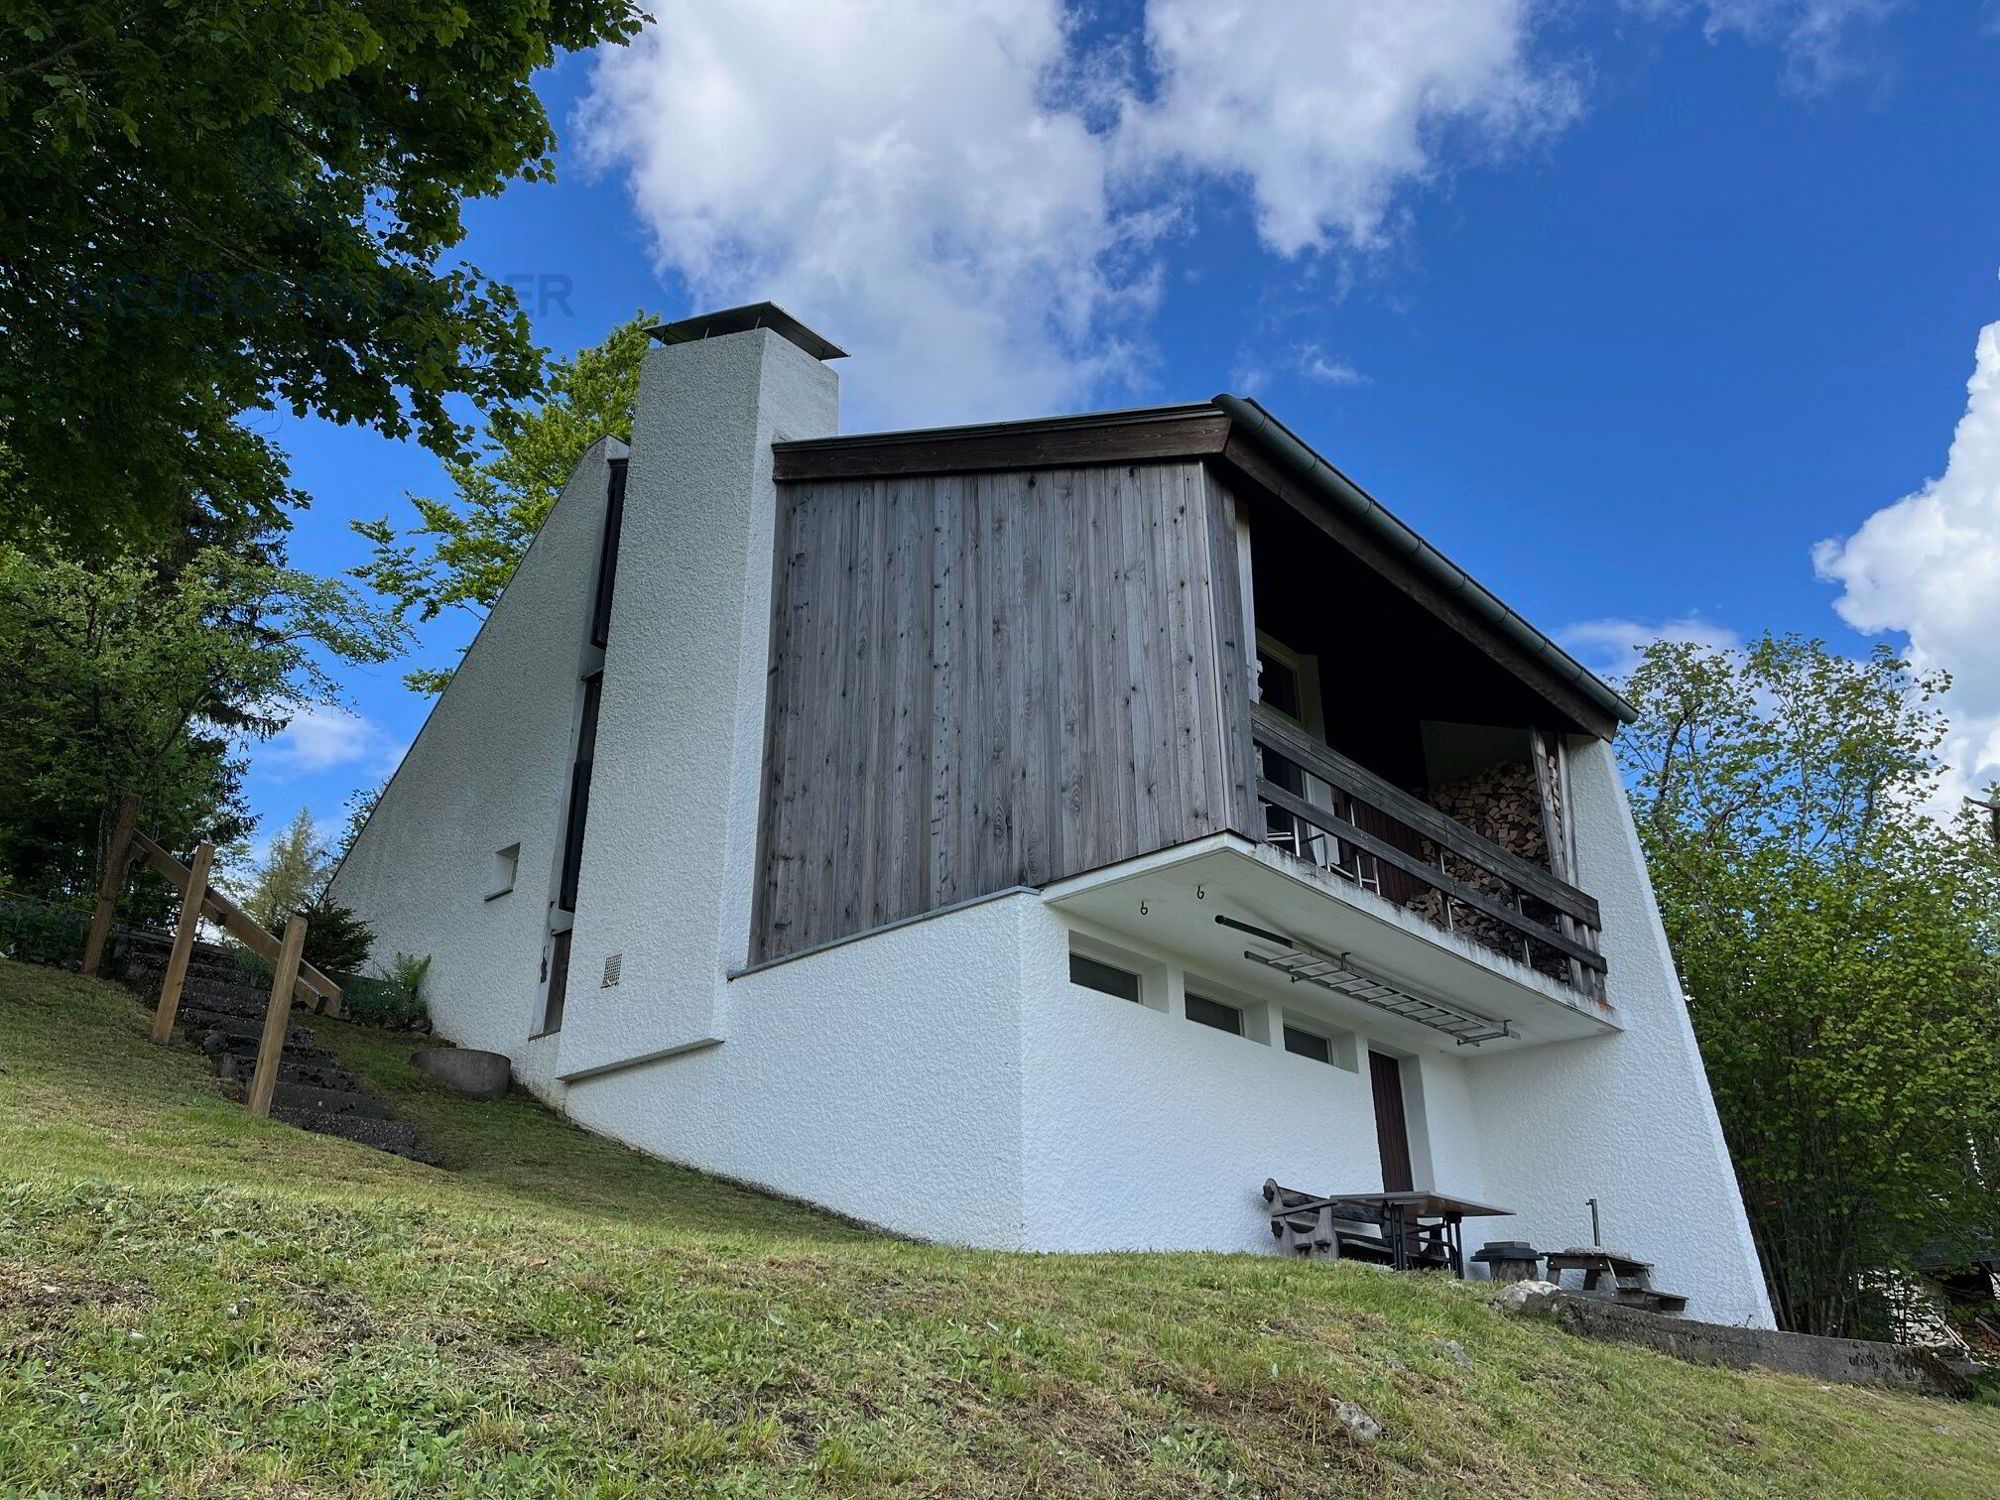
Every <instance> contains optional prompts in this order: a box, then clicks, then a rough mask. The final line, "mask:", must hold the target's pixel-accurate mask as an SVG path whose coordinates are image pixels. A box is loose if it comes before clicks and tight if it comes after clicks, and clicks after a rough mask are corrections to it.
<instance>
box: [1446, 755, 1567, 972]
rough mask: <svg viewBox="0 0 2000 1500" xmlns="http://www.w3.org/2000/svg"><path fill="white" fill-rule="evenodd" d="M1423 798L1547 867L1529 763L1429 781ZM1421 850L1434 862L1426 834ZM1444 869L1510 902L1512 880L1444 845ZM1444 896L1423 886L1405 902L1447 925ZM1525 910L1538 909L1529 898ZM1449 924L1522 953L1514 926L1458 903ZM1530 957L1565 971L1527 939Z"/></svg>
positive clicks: (1502, 949)
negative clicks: (1433, 783)
mask: <svg viewBox="0 0 2000 1500" xmlns="http://www.w3.org/2000/svg"><path fill="white" fill-rule="evenodd" d="M1424 800H1425V801H1426V802H1428V803H1430V804H1431V806H1433V807H1435V808H1436V809H1437V810H1438V811H1439V812H1441V813H1444V814H1445V815H1446V816H1448V817H1450V818H1451V819H1452V820H1453V821H1454V822H1457V823H1460V824H1462V825H1463V826H1464V827H1466V828H1468V829H1470V830H1471V831H1472V832H1474V833H1476V834H1478V835H1480V837H1482V838H1485V839H1489V840H1491V841H1492V842H1493V843H1496V844H1498V845H1499V846H1500V847H1501V848H1503V849H1505V850H1506V851H1507V852H1508V853H1510V854H1517V855H1519V856H1520V857H1521V858H1522V859H1525V860H1528V861H1529V862H1530V863H1532V864H1536V865H1540V866H1541V867H1542V868H1543V869H1547V868H1548V865H1549V841H1548V832H1547V830H1546V829H1545V828H1544V827H1543V824H1542V800H1541V793H1540V792H1539V790H1538V789H1537V788H1536V785H1535V773H1534V770H1533V768H1532V767H1529V766H1524V765H1517V764H1513V763H1510V762H1502V763H1500V764H1498V765H1492V766H1488V767H1487V768H1486V769H1485V770H1483V771H1476V772H1474V773H1473V774H1472V775H1470V776H1464V777H1460V778H1459V779H1458V780H1456V781H1448V782H1445V783H1443V784H1442V785H1440V786H1436V787H1433V788H1432V789H1431V792H1430V795H1429V796H1427V797H1426V798H1425V799H1424ZM1423 852H1424V859H1425V860H1426V861H1428V862H1429V863H1431V864H1434V865H1435V864H1436V863H1437V862H1438V854H1439V850H1438V848H1437V846H1436V845H1435V844H1433V843H1432V842H1431V841H1430V840H1429V839H1425V840H1424V844H1423ZM1443 869H1444V873H1445V874H1447V875H1449V876H1451V877H1452V879H1454V880H1456V881H1458V882H1459V883H1460V884H1461V885H1467V886H1470V887H1472V888H1473V889H1474V890H1476V891H1478V892H1480V893H1481V894H1482V895H1487V896H1491V897H1492V898H1493V899H1494V900H1496V901H1498V902H1501V903H1502V904H1503V905H1506V906H1513V905H1515V900H1516V897H1515V891H1514V888H1513V886H1512V885H1511V884H1510V883H1509V882H1508V881H1507V880H1506V879H1505V878H1504V877H1503V876H1501V875H1499V874H1497V873H1495V872H1494V871H1491V870H1488V869H1485V868H1483V867H1482V866H1480V865H1478V864H1475V863H1474V862H1473V861H1471V860H1469V859H1465V858H1463V857H1462V856H1460V855H1457V854H1453V853H1451V852H1450V851H1448V850H1447V851H1445V852H1444V865H1443ZM1444 902H1445V898H1444V893H1443V892H1441V891H1435V890H1427V891H1425V892H1423V894H1421V895H1419V896H1417V897H1415V898H1414V899H1412V900H1411V901H1410V902H1409V903H1408V904H1409V907H1410V909H1411V910H1412V911H1416V912H1421V913H1422V914H1423V915H1424V916H1425V917H1427V918H1428V919H1429V920H1431V921H1432V922H1435V923H1436V924H1437V925H1438V926H1440V927H1442V926H1445V925H1446V922H1445V906H1444ZM1528 914H1529V915H1530V916H1531V917H1536V918H1539V917H1540V916H1542V915H1543V914H1542V913H1540V912H1539V911H1538V910H1537V909H1536V907H1535V904H1534V903H1533V902H1530V904H1529V913H1528ZM1449 925H1450V926H1451V928H1452V930H1453V931H1454V932H1456V933H1458V934H1459V935H1460V936H1462V937H1468V938H1470V939H1472V940H1473V941H1474V942H1476V943H1482V944H1484V945H1485V946H1487V947H1489V948H1493V949H1496V950H1498V951H1499V952H1501V953H1505V954H1507V955H1509V956H1510V957H1513V958H1520V957H1521V956H1522V954H1521V935H1520V933H1519V932H1518V931H1516V930H1515V929H1514V928H1512V927H1510V926H1508V925H1507V924H1506V923H1504V922H1501V921H1497V920H1496V919H1494V918H1492V917H1489V916H1487V915H1486V914H1485V913H1484V912H1478V911H1474V910H1473V909H1472V908H1471V907H1469V906H1466V905H1464V904H1463V903H1454V904H1453V907H1452V912H1451V922H1450V924H1449ZM1529 958H1530V962H1532V963H1533V965H1534V967H1536V968H1537V969H1541V970H1543V971H1545V972H1547V973H1549V974H1551V975H1554V976H1557V977H1561V976H1562V975H1563V974H1564V973H1565V972H1566V964H1565V962H1564V960H1563V959H1562V958H1561V956H1560V955H1557V954H1555V953H1554V952H1553V950H1551V949H1549V948H1546V947H1543V946H1542V945H1540V944H1532V945H1531V952H1530V955H1529Z"/></svg>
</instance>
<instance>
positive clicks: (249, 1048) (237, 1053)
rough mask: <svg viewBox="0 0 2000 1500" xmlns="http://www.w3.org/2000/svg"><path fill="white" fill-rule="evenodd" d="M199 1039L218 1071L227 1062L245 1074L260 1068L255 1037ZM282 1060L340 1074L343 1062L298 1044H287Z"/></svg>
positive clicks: (214, 1034) (210, 1034)
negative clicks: (214, 1061)
mask: <svg viewBox="0 0 2000 1500" xmlns="http://www.w3.org/2000/svg"><path fill="white" fill-rule="evenodd" d="M195 1035H196V1037H197V1039H198V1040H199V1042H200V1044H201V1050H202V1051H204V1052H206V1053H207V1054H208V1055H209V1056H210V1057H212V1058H214V1059H216V1066H217V1070H218V1071H220V1069H221V1063H222V1059H224V1058H232V1059H234V1060H235V1062H236V1064H237V1066H238V1067H239V1068H241V1069H243V1070H245V1071H248V1070H249V1069H250V1068H251V1067H253V1066H255V1064H256V1061H257V1038H256V1037H254V1036H225V1035H223V1034H222V1033H221V1032H219V1031H205V1032H198V1033H195ZM279 1060H280V1061H282V1062H288V1063H296V1064H297V1065H298V1066H299V1067H302V1068H324V1069H327V1070H328V1071H337V1070H338V1069H339V1067H340V1059H339V1058H337V1057H335V1056H334V1055H333V1054H332V1053H331V1052H329V1051H327V1050H326V1048H324V1047H320V1046H306V1045H302V1044H299V1043H294V1042H288V1043H286V1045H285V1050H284V1051H283V1052H281V1053H280V1054H279Z"/></svg>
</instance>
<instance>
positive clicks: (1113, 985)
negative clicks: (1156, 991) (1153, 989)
mask: <svg viewBox="0 0 2000 1500" xmlns="http://www.w3.org/2000/svg"><path fill="white" fill-rule="evenodd" d="M1069 982H1070V983H1071V984H1080V985H1082V986H1083V987H1084V988H1085V989H1087V990H1097V991H1098V992H1100V993H1101V994H1106V995H1115V996H1117V998H1119V999H1120V1000H1137V999H1138V998H1139V976H1138V975H1137V974H1134V973H1131V972H1130V971H1128V970H1125V969H1120V968H1115V967H1114V966H1112V965H1111V964H1101V963H1099V962H1098V961H1097V960H1096V959H1094V958H1085V957H1084V956H1083V955H1082V954H1081V953H1072V954H1071V955H1070V956H1069Z"/></svg>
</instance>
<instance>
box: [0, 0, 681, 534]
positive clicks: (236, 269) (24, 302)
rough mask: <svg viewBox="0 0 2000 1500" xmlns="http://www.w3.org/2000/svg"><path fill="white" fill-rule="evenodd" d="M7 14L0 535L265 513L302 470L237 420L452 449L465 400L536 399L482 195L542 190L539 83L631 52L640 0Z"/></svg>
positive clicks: (544, 160) (82, 3)
mask: <svg viewBox="0 0 2000 1500" xmlns="http://www.w3.org/2000/svg"><path fill="white" fill-rule="evenodd" d="M6 9H7V25H6V27H5V28H4V32H0V183H4V184H5V187H4V197H0V328H4V329H5V330H6V338H5V339H0V448H4V450H6V454H7V455H8V457H9V459H10V460H11V462H8V463H0V519H9V520H12V521H13V522H14V524H15V526H16V527H17V528H18V527H19V526H20V525H21V524H22V517H23V516H27V515H41V516H49V517H53V518H55V520H56V524H57V526H58V529H59V530H60V531H62V532H64V533H65V534H67V535H68V536H69V537H70V538H71V539H72V540H76V539H78V538H82V537H90V538H91V539H93V540H94V541H98V542H100V543H101V541H102V539H103V537H104V536H105V535H107V534H110V535H116V536H122V537H124V538H126V539H129V538H130V537H131V535H133V534H134V533H135V532H136V531H137V530H139V529H141V528H146V529H149V530H150V531H151V532H153V533H154V534H158V533H159V532H161V531H162V530H164V529H166V528H168V527H170V526H171V524H172V522H173V520H174V512H175V510H176V509H177V508H178V507H179V506H180V505H181V504H182V503H183V502H184V500H185V499H186V497H189V496H205V497H207V498H208V499H209V500H210V501H211V502H213V503H215V504H217V505H219V506H220V507H221V508H223V509H231V508H241V507H248V508H251V509H256V510H262V511H265V512H266V513H272V512H274V511H275V509H276V508H277V507H278V506H279V505H281V504H282V503H283V501H284V492H283V478H282V476H283V473H284V465H283V462H282V459H281V457H280V456H279V454H278V452H277V450H276V449H275V448H274V447H273V446H272V445H271V444H270V443H268V442H267V441H266V440H265V439H263V438H262V437H260V436H258V435H256V434H254V433H252V432H250V431H248V430H247V429H246V428H244V427H243V426H241V425H240V424H239V423H238V422H237V421H236V418H237V416H238V414H239V413H242V412H245V411H249V410H274V409H277V408H279V407H283V408H285V409H288V410H290V411H291V412H293V413H294V414H298V415H303V414H305V413H308V412H313V413H317V414H319V415H322V416H325V417H328V418H330V419H332V420H334V421H339V422H360V423H368V424H372V425H373V426H375V427H377V428H379V429H380V430H381V431H382V432H384V433H385V434H387V435H389V436H392V437H403V436H407V435H409V434H412V433H414V434H416V435H417V436H419V437H420V438H421V439H422V441H423V442H424V443H425V444H426V445H427V446H429V447H431V448H432V449H433V450H434V451H436V452H438V453H440V454H447V455H456V454H458V453H460V452H461V451H462V450H463V447H464V444H465V441H466V440H467V437H468V436H469V434H468V433H467V432H466V431H465V430H464V429H463V428H462V427H461V425H460V424H459V423H458V422H456V421H455V420H454V418H453V416H452V413H451V409H450V404H449V403H450V399H451V398H452V397H454V396H468V397H471V398H472V399H474V400H475V401H477V402H489V403H490V402H495V401H508V400H518V399H520V398H522V397H523V396H525V395H526V394H528V393H529V392H530V391H532V390H533V389H534V387H535V385H536V381H537V379H538V376H539V372H540V358H539V353H538V351H537V350H536V349H535V348H534V347H533V345H532V343H531V341H530V338H529V333H528V325H527V320H526V318H525V317H524V316H523V314H522V312H521V309H520V306H519V301H518V299H517V297H516V296H515V295H514V293H513V291H512V289H510V288H509V287H507V286H504V285H501V284H499V283H497V282H495V281H493V280H492V279H490V278H488V277H486V276H485V275H483V274H482V273H481V272H480V271H479V270H478V269H477V268H475V267H472V266H469V265H465V264H463V263H455V262H452V261H451V260H449V259H448V252H449V251H451V249H452V248H453V247H454V246H455V245H457V244H458V243H459V241H460V240H461V239H462V238H463V235H464V227H463V223H462V220H461V212H460V210H461V203H462V201H463V200H464V199H466V198H474V197H481V196H487V195H491V194H494V193H497V192H498V191H500V190H501V189H502V188H503V187H504V186H506V185H507V183H508V182H510V181H511V180H513V179H516V178H526V179H528V180H537V179H544V178H547V177H549V176H551V175H552V173H553V166H552V162H551V157H550V153H551V150H552V148H553V144H554V137H553V133H552V130H551V127H550V124H549V120H548V117H547V114H546V113H545V111H544V109H543V106H542V103H541V101H540V99H539V98H538V97H537V95H536V93H535V90H534V88H533V86H532V83H531V79H532V76H533V74H534V73H535V71H536V70H537V69H539V68H542V67H545V66H547V65H548V64H549V63H551V62H552V61H553V60H554V59H555V56H556V53H557V49H583V48H588V47H592V46H595V45H596V44H598V43H600V42H606V41H609V42H622V41H624V40H626V39H627V38H629V37H630V36H631V35H632V34H634V33H635V32H636V31H637V30H638V28H639V26H640V24H641V23H642V22H643V20H644V17H643V14H642V12H641V11H640V10H639V8H638V6H637V5H636V4H635V3H633V0H555V3H551V0H397V3H394V4H388V3H381V0H352V3H345V4H342V3H333V0H310V3H306V4H294V5H268V4H259V3H254V0H184V3H181V4H176V5H134V4H131V3H129V0H39V3H37V0H26V3H16V4H10V5H8V6H7V7H6ZM17 534H18V531H17Z"/></svg>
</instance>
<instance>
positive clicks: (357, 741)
mask: <svg viewBox="0 0 2000 1500" xmlns="http://www.w3.org/2000/svg"><path fill="white" fill-rule="evenodd" d="M256 758H257V760H258V762H259V763H260V765H262V766H263V767H265V768H267V769H270V770H274V771H278V772H281V773H287V772H306V773H311V772H315V771H329V770H332V769H333V768H334V767H336V766H349V765H356V764H365V765H368V766H370V767H380V768H383V769H387V768H388V767H390V766H393V765H394V764H395V763H396V762H397V761H398V760H400V759H401V758H402V747H401V746H400V745H398V744H397V743H396V742H395V741H394V740H393V739H392V738H391V737H390V735H389V732H388V731H387V730H385V729H384V728H383V727H382V726H381V725H380V724H377V723H376V722H375V721H374V720H373V719H369V718H364V717H362V716H361V715H360V714H355V713H349V712H348V711H347V710H346V709H344V708H328V707H324V706H318V705H316V706H313V707H309V708H302V709H300V710H299V711H298V712H296V713H294V714H293V715H292V719H291V722H290V723H289V724H287V725H286V726H285V727H284V728H283V729H282V730H280V731H279V732H278V734H277V735H276V736H275V737H273V738H272V739H271V740H270V742H269V743H268V744H266V745H264V746H263V747H261V748H260V749H259V750H258V752H257V757H256Z"/></svg>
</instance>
